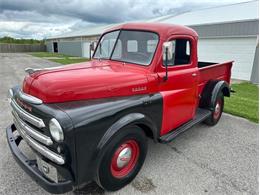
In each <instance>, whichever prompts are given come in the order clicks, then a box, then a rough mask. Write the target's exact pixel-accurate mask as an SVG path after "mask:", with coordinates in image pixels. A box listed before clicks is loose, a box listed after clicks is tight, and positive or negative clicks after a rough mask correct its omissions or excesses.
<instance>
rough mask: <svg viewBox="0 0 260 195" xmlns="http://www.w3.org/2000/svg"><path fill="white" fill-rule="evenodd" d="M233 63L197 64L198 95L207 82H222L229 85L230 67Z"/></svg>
mask: <svg viewBox="0 0 260 195" xmlns="http://www.w3.org/2000/svg"><path fill="white" fill-rule="evenodd" d="M232 65H233V61H228V62H224V63H213V62H198V67H199V93H201V92H202V90H203V88H204V86H205V84H206V83H207V82H208V81H209V80H224V81H226V82H227V83H229V84H230V77H231V67H232Z"/></svg>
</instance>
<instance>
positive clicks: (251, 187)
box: [0, 53, 258, 195]
mask: <svg viewBox="0 0 260 195" xmlns="http://www.w3.org/2000/svg"><path fill="white" fill-rule="evenodd" d="M57 65H58V64H57V63H54V62H49V61H47V60H44V59H40V58H36V57H32V56H29V55H26V54H1V53H0V109H1V112H0V128H1V135H0V194H26V195H27V194H48V193H47V192H45V191H44V190H42V189H41V188H40V187H39V186H38V185H37V184H36V183H35V182H34V181H32V180H31V178H30V177H29V176H27V175H26V174H25V173H24V172H23V171H22V169H21V168H20V167H19V166H18V165H17V164H16V162H15V161H14V160H13V158H12V155H11V152H10V150H9V147H8V145H7V142H6V137H5V128H6V126H7V125H8V124H10V122H11V121H12V117H11V113H10V107H9V105H8V101H7V90H8V89H9V88H10V87H12V86H13V85H16V84H17V83H19V84H21V82H22V79H23V77H24V75H25V73H24V68H26V67H50V66H57ZM24 147H26V146H24ZM25 150H26V149H25ZM77 193H79V194H89V193H93V194H103V193H104V192H103V191H102V190H101V189H99V188H97V187H96V186H95V185H94V184H90V185H88V186H86V187H85V188H84V189H82V190H81V191H80V192H77ZM69 194H73V193H69ZM105 194H147V195H149V194H163V195H167V194H177V195H180V194H258V125H257V124H255V123H252V122H249V121H247V120H245V119H242V118H238V117H234V116H231V115H228V114H224V115H223V116H222V118H221V120H220V122H219V123H218V125H216V126H214V127H208V126H206V125H203V124H202V125H198V126H196V127H194V128H192V129H191V130H189V131H187V132H185V133H183V134H182V135H180V136H179V137H178V138H176V139H175V140H174V141H173V142H171V143H170V144H166V145H163V144H154V143H153V142H150V143H149V151H148V155H147V158H146V161H145V164H144V166H143V168H142V170H141V172H140V173H139V174H138V176H137V178H136V179H135V180H134V181H133V182H132V183H131V184H130V185H128V186H127V187H125V188H123V189H122V190H120V191H118V192H115V193H105Z"/></svg>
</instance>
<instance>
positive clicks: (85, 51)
mask: <svg viewBox="0 0 260 195" xmlns="http://www.w3.org/2000/svg"><path fill="white" fill-rule="evenodd" d="M89 45H90V42H83V43H82V56H83V57H85V58H89V49H90V48H89Z"/></svg>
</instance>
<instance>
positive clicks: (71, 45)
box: [58, 41, 82, 57]
mask: <svg viewBox="0 0 260 195" xmlns="http://www.w3.org/2000/svg"><path fill="white" fill-rule="evenodd" d="M58 52H59V53H63V54H67V55H72V56H80V57H81V56H82V43H81V42H80V41H77V42H74V41H68V42H63V41H62V42H58Z"/></svg>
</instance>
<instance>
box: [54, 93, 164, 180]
mask: <svg viewBox="0 0 260 195" xmlns="http://www.w3.org/2000/svg"><path fill="white" fill-rule="evenodd" d="M162 102H163V100H162V96H161V94H159V93H157V94H153V95H147V94H146V95H138V96H129V97H117V98H107V99H98V100H88V101H80V102H71V103H68V102H66V103H62V104H59V105H58V106H59V107H60V109H62V110H63V111H64V112H66V113H67V114H68V116H69V117H70V118H71V120H72V122H73V126H74V133H75V144H76V147H75V152H76V153H77V154H76V159H77V168H78V169H77V173H78V174H77V176H76V177H77V181H78V185H84V183H87V182H90V181H91V180H94V179H95V176H96V170H97V168H98V162H99V159H100V156H101V155H100V154H101V151H103V149H104V147H105V146H106V143H107V141H109V140H110V139H111V138H112V137H113V135H115V133H116V132H117V131H118V130H120V129H122V127H124V126H127V125H130V124H133V125H140V127H141V128H142V127H143V128H145V129H146V131H149V132H151V134H152V137H153V138H154V139H155V140H156V139H157V138H158V136H159V133H160V129H161V123H162Z"/></svg>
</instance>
